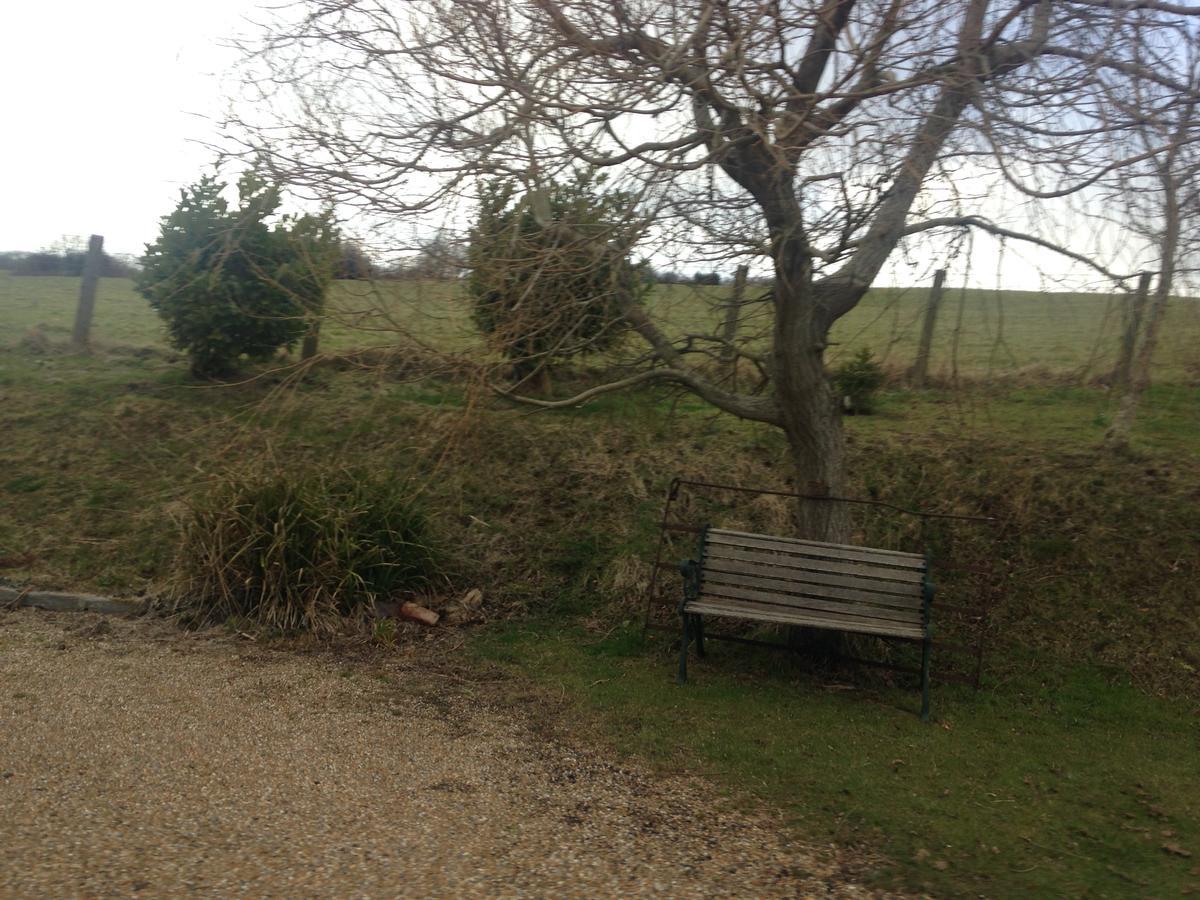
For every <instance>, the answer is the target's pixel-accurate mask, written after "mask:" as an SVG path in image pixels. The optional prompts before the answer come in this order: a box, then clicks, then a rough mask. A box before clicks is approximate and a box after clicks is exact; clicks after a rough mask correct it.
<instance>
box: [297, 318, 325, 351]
mask: <svg viewBox="0 0 1200 900" xmlns="http://www.w3.org/2000/svg"><path fill="white" fill-rule="evenodd" d="M320 340H321V320H320V319H319V318H315V319H313V320H312V322H311V324H309V326H308V333H307V334H305V335H304V340H303V342H301V344H300V361H301V362H304V361H305V360H307V359H312V358H313V357H314V356H316V355H317V345H318V344H319V343H320Z"/></svg>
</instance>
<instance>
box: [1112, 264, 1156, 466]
mask: <svg viewBox="0 0 1200 900" xmlns="http://www.w3.org/2000/svg"><path fill="white" fill-rule="evenodd" d="M1171 274H1172V273H1171V272H1170V270H1164V272H1163V273H1162V274H1161V275H1159V278H1158V288H1157V289H1156V290H1155V292H1154V303H1153V304H1152V305H1151V306H1150V315H1149V317H1148V318H1147V319H1146V327H1145V333H1144V334H1143V335H1142V345H1141V347H1140V348H1139V349H1138V354H1137V359H1135V360H1134V364H1133V368H1132V371H1131V372H1130V376H1129V383H1128V385H1127V386H1126V388H1125V393H1124V394H1122V395H1121V403H1120V405H1119V406H1118V407H1117V414H1116V415H1115V416H1113V422H1112V425H1110V426H1109V428H1108V431H1107V432H1105V434H1104V444H1105V446H1106V447H1108V448H1109V449H1110V450H1124V449H1126V448H1127V447H1128V446H1129V434H1130V432H1131V431H1133V423H1134V420H1135V419H1136V418H1137V410H1138V405H1139V404H1140V403H1141V400H1142V395H1143V394H1144V393H1145V392H1146V388H1148V387H1150V365H1151V363H1153V362H1154V351H1155V350H1156V349H1157V348H1158V332H1159V330H1160V329H1161V328H1162V320H1163V316H1164V315H1165V314H1166V311H1167V298H1168V297H1169V296H1170V292H1171ZM1142 278H1143V279H1144V280H1143V282H1142V283H1141V284H1139V286H1138V287H1139V290H1140V289H1141V287H1142V285H1143V284H1146V281H1145V279H1148V278H1149V276H1148V275H1146V274H1143V275H1142ZM1147 286H1148V285H1147Z"/></svg>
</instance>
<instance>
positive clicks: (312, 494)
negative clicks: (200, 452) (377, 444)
mask: <svg viewBox="0 0 1200 900" xmlns="http://www.w3.org/2000/svg"><path fill="white" fill-rule="evenodd" d="M438 558H439V554H438V553H437V552H436V551H435V549H434V546H433V540H432V536H431V533H430V528H429V525H428V520H427V517H426V515H425V512H424V510H423V508H422V506H421V504H420V503H419V502H418V500H417V498H416V497H415V496H414V494H413V492H412V490H411V489H410V487H409V486H408V485H406V484H405V483H403V482H401V481H396V480H393V479H389V478H387V477H380V476H378V475H374V474H370V473H367V472H364V471H335V472H333V473H321V472H313V473H305V474H300V475H294V474H290V473H282V474H280V473H270V474H259V475H251V476H239V477H233V478H229V479H228V480H226V481H224V482H221V483H219V484H217V485H216V486H215V487H214V488H213V489H212V490H211V491H210V492H209V493H208V494H207V495H206V496H204V497H202V498H201V499H200V500H199V501H197V502H196V503H194V504H193V505H192V506H191V508H190V511H189V513H188V514H187V515H186V516H185V517H184V522H183V533H182V538H181V542H180V546H179V550H178V553H177V555H176V559H175V565H174V569H173V572H172V576H171V580H170V586H169V589H168V596H169V598H170V600H171V603H172V606H173V608H174V610H175V611H176V612H178V613H180V614H181V615H182V616H183V617H184V618H185V620H188V621H191V622H194V623H197V624H210V623H214V622H223V621H228V620H231V619H233V620H237V621H249V622H253V623H255V624H258V625H261V626H266V627H270V628H276V629H280V630H283V631H287V632H295V631H312V632H326V633H328V632H333V631H336V630H338V629H339V628H341V627H344V625H345V623H346V620H347V619H352V618H358V617H361V616H363V615H365V614H366V613H368V612H370V611H371V610H372V609H373V607H374V604H375V602H376V601H377V600H380V599H383V598H386V597H389V596H391V595H392V594H394V593H396V592H399V591H416V590H421V589H423V588H426V587H428V586H429V584H430V583H431V581H432V580H434V579H435V578H436V577H437V576H438Z"/></svg>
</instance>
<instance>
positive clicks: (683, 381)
mask: <svg viewBox="0 0 1200 900" xmlns="http://www.w3.org/2000/svg"><path fill="white" fill-rule="evenodd" d="M654 382H666V383H669V384H678V385H680V386H681V387H685V388H688V389H689V390H690V391H692V392H693V393H695V394H697V395H699V396H700V397H701V398H702V399H704V400H706V401H708V402H709V403H711V404H712V405H713V406H715V407H717V408H718V409H720V410H723V411H724V412H727V413H730V414H731V415H735V416H737V417H738V418H740V419H750V420H752V421H755V422H765V423H767V424H769V425H779V424H780V420H779V413H778V411H777V409H776V407H775V403H774V401H773V400H771V399H769V398H764V397H744V396H741V395H738V394H731V393H729V392H728V391H723V390H721V389H720V388H717V387H716V386H714V385H712V384H710V383H709V382H707V381H703V380H702V379H700V378H698V377H696V376H695V375H694V374H693V373H691V372H686V371H683V370H681V369H650V370H649V371H647V372H638V373H637V374H636V375H630V376H629V377H628V378H622V379H621V380H619V381H612V382H609V383H608V384H600V385H596V387H593V388H588V389H587V390H586V391H582V392H580V393H578V394H576V395H575V396H574V397H568V398H566V399H564V400H539V399H537V398H536V397H526V396H523V395H521V394H516V393H513V392H512V391H506V390H504V389H503V388H501V387H499V386H498V385H492V386H491V387H492V390H493V391H495V392H496V393H497V394H499V395H500V396H501V397H504V398H505V399H507V400H512V401H513V402H514V403H523V404H525V405H526V406H536V407H538V408H539V409H570V408H573V407H578V406H582V405H583V404H585V403H587V402H588V401H590V400H594V399H596V398H597V397H601V396H604V395H605V394H612V393H615V392H617V391H623V390H627V389H629V388H633V387H637V386H638V385H642V384H652V383H654Z"/></svg>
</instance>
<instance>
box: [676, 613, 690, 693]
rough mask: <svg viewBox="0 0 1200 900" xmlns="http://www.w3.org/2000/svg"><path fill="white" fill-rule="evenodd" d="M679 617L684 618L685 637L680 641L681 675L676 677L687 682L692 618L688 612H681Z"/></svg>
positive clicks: (681, 682) (679, 680)
mask: <svg viewBox="0 0 1200 900" xmlns="http://www.w3.org/2000/svg"><path fill="white" fill-rule="evenodd" d="M679 618H681V619H682V620H683V639H682V640H681V641H680V642H679V675H678V677H677V678H676V681H678V682H679V683H680V684H686V683H687V648H688V639H689V638H690V637H691V634H690V629H689V628H688V620H689V619H690V618H691V616H689V615H688V614H687V613H680V614H679Z"/></svg>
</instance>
